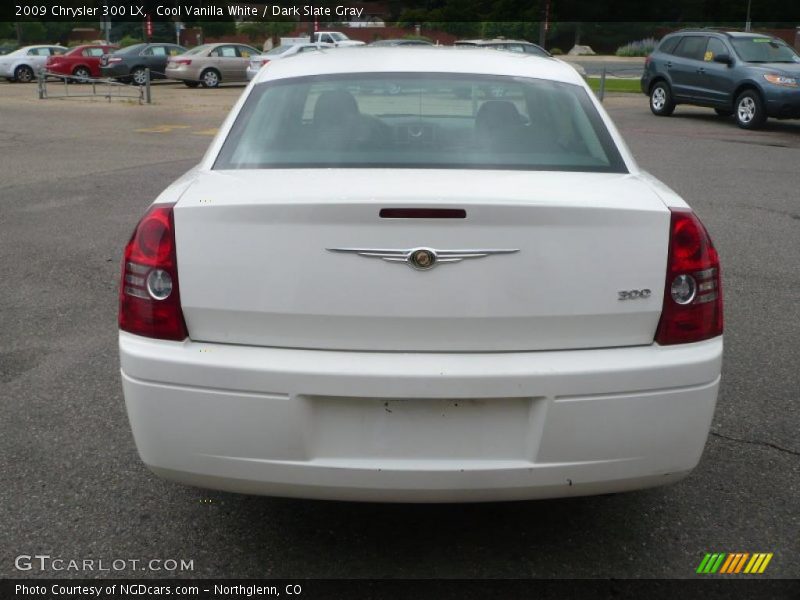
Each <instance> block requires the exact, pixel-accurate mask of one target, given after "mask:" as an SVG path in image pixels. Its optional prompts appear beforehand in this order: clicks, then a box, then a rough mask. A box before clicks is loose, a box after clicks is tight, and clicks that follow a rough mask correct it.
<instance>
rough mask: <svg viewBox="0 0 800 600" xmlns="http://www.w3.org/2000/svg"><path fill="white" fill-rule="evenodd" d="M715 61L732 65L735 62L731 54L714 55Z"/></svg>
mask: <svg viewBox="0 0 800 600" xmlns="http://www.w3.org/2000/svg"><path fill="white" fill-rule="evenodd" d="M714 62H717V63H722V64H723V65H728V66H730V65H732V64H733V59H732V58H731V55H730V54H717V55H716V56H715V57H714Z"/></svg>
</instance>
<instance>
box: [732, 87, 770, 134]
mask: <svg viewBox="0 0 800 600" xmlns="http://www.w3.org/2000/svg"><path fill="white" fill-rule="evenodd" d="M735 106H736V112H735V117H736V124H737V125H738V126H739V127H741V128H742V129H760V128H761V127H762V126H763V125H764V123H765V121H766V120H767V111H766V108H765V107H764V101H763V100H762V99H761V94H759V93H758V92H757V91H755V90H745V91H743V92H742V93H741V94H739V97H738V98H736V104H735Z"/></svg>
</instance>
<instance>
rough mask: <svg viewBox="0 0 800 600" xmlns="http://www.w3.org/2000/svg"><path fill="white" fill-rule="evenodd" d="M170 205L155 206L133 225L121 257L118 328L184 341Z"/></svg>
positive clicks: (184, 327) (173, 222)
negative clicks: (133, 228)
mask: <svg viewBox="0 0 800 600" xmlns="http://www.w3.org/2000/svg"><path fill="white" fill-rule="evenodd" d="M172 207H173V205H172V204H156V205H154V206H152V207H151V208H150V210H148V211H147V214H145V216H144V217H142V220H141V221H139V224H138V225H137V226H136V229H135V230H134V232H133V235H132V236H131V239H130V241H129V242H128V245H127V246H125V253H124V255H123V258H122V281H121V282H120V288H119V328H120V329H122V330H123V331H128V332H130V333H135V334H136V335H142V336H145V337H151V338H158V339H161V340H183V339H185V338H186V336H187V333H186V325H185V323H184V321H183V312H182V311H181V297H180V293H179V291H178V261H177V257H176V253H175V219H174V217H173V215H172Z"/></svg>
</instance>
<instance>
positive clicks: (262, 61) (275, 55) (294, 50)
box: [247, 43, 323, 81]
mask: <svg viewBox="0 0 800 600" xmlns="http://www.w3.org/2000/svg"><path fill="white" fill-rule="evenodd" d="M322 47H323V46H321V45H320V44H311V43H308V44H306V43H303V44H290V45H282V46H278V47H276V48H273V49H272V50H269V51H268V52H265V53H264V54H259V55H258V56H253V57H252V58H251V59H250V63H249V64H248V65H247V80H248V81H250V80H251V79H253V78H254V77H255V76H256V74H257V73H258V72H259V71H260V70H261V67H263V66H264V65H266V64H268V63H270V62H272V61H273V60H279V59H282V58H289V57H290V56H295V55H296V54H302V53H304V52H316V51H317V50H319V49H320V48H322Z"/></svg>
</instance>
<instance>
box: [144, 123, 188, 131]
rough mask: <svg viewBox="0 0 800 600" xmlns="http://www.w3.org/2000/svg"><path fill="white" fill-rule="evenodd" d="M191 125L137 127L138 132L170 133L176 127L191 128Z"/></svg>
mask: <svg viewBox="0 0 800 600" xmlns="http://www.w3.org/2000/svg"><path fill="white" fill-rule="evenodd" d="M189 127H190V126H189V125H156V126H155V127H145V128H144V129H136V130H135V131H136V132H137V133H170V132H172V131H174V130H176V129H189Z"/></svg>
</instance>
